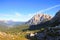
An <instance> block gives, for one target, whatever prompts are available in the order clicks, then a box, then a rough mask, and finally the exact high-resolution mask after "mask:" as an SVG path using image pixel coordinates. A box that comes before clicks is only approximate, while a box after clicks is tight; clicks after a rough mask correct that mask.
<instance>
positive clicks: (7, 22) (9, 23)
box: [0, 20, 24, 27]
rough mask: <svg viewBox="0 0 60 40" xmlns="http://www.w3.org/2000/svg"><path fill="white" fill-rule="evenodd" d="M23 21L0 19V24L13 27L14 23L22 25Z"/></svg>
mask: <svg viewBox="0 0 60 40" xmlns="http://www.w3.org/2000/svg"><path fill="white" fill-rule="evenodd" d="M22 24H24V22H14V21H10V20H9V21H0V26H6V27H13V26H16V25H22Z"/></svg>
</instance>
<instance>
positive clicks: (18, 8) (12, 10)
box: [0, 0, 60, 21]
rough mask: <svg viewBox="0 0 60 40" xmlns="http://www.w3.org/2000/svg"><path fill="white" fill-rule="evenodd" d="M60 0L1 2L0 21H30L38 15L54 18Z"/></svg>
mask: <svg viewBox="0 0 60 40" xmlns="http://www.w3.org/2000/svg"><path fill="white" fill-rule="evenodd" d="M58 10H60V0H0V20H13V21H28V20H29V19H30V18H31V17H33V15H35V14H37V13H44V14H49V15H51V16H54V15H55V14H56V12H57V11H58Z"/></svg>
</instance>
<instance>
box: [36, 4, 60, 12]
mask: <svg viewBox="0 0 60 40" xmlns="http://www.w3.org/2000/svg"><path fill="white" fill-rule="evenodd" d="M56 7H60V5H55V6H52V7H49V8H46V9H43V10H39V11H38V12H37V13H41V12H45V11H49V10H52V9H54V8H56Z"/></svg>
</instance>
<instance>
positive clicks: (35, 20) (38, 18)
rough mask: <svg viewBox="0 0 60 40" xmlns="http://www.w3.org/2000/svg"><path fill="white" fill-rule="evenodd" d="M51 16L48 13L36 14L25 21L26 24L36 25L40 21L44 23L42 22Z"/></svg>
mask: <svg viewBox="0 0 60 40" xmlns="http://www.w3.org/2000/svg"><path fill="white" fill-rule="evenodd" d="M51 18H52V17H51V16H50V15H46V14H36V15H34V16H33V17H32V18H31V19H30V20H29V21H28V22H27V24H30V25H37V24H40V23H44V22H46V21H48V20H50V19H51Z"/></svg>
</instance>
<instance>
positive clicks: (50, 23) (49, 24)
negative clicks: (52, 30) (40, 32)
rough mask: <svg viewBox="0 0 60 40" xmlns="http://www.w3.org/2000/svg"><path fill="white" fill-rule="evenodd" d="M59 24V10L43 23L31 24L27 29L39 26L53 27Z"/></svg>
mask: <svg viewBox="0 0 60 40" xmlns="http://www.w3.org/2000/svg"><path fill="white" fill-rule="evenodd" d="M58 25H60V10H59V11H58V12H57V13H56V15H55V16H54V17H53V18H52V19H51V20H48V21H46V22H44V23H39V24H37V25H31V26H30V28H29V29H33V30H36V29H40V28H42V27H43V28H46V27H55V26H58Z"/></svg>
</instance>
